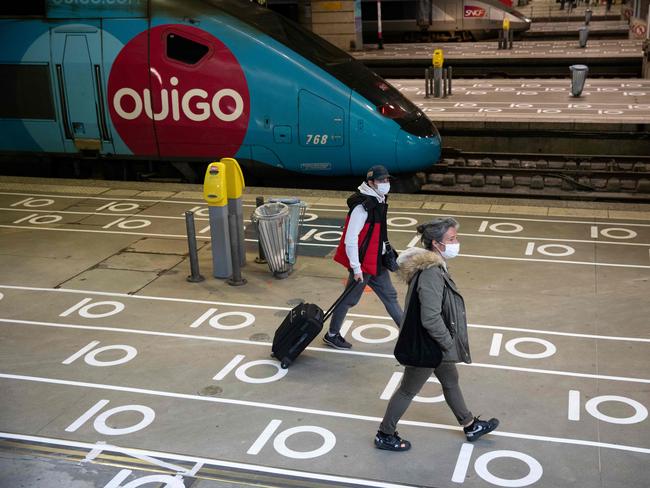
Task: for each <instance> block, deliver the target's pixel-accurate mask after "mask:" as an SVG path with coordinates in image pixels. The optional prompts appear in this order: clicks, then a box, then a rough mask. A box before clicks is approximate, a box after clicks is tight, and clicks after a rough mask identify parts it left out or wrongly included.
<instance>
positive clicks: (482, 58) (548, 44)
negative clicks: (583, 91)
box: [352, 30, 643, 78]
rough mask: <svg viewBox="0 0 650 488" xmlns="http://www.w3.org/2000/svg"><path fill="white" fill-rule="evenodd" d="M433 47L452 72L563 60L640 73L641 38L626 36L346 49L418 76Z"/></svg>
mask: <svg viewBox="0 0 650 488" xmlns="http://www.w3.org/2000/svg"><path fill="white" fill-rule="evenodd" d="M435 49H442V50H443V52H444V56H445V65H446V66H452V67H453V69H454V75H455V76H457V77H465V76H473V77H477V78H481V77H491V76H495V75H502V76H541V77H544V76H566V66H569V65H571V64H588V65H589V66H590V68H591V70H592V74H594V75H595V76H616V77H623V76H636V77H639V76H640V73H641V65H642V61H643V49H642V42H641V41H637V40H629V39H609V40H604V39H592V40H590V41H589V42H588V43H587V47H586V48H580V46H579V44H578V33H577V30H576V32H575V40H563V41H516V42H514V43H513V48H512V49H508V50H500V49H499V48H498V44H497V42H496V41H494V42H463V43H413V44H387V45H385V47H384V49H382V50H379V49H376V47H374V46H373V47H370V46H367V47H366V49H365V50H364V51H360V52H355V53H352V54H353V55H354V56H355V57H356V58H357V59H359V60H361V61H362V62H363V63H364V64H365V65H366V66H368V67H370V68H372V69H373V70H375V71H377V73H379V74H380V75H382V76H384V77H389V78H392V77H397V76H408V77H412V76H415V77H418V78H423V77H424V69H425V68H427V67H429V66H431V58H432V55H433V51H434V50H435Z"/></svg>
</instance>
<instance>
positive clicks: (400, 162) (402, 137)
mask: <svg viewBox="0 0 650 488" xmlns="http://www.w3.org/2000/svg"><path fill="white" fill-rule="evenodd" d="M431 127H432V128H433V130H432V131H431V133H429V134H424V135H418V134H413V133H412V132H409V131H407V130H405V129H406V128H405V129H401V130H400V131H399V133H398V135H397V150H396V156H397V166H398V167H399V170H400V172H402V173H413V172H416V171H422V170H425V169H427V168H430V167H431V166H432V165H434V164H435V163H436V162H437V161H438V159H440V148H441V141H440V134H438V131H437V130H436V128H435V127H434V126H433V124H432V125H431Z"/></svg>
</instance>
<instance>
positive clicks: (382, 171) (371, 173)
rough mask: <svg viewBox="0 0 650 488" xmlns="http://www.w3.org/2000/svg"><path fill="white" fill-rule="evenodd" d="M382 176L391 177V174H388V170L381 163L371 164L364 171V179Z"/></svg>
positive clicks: (379, 178)
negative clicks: (371, 165)
mask: <svg viewBox="0 0 650 488" xmlns="http://www.w3.org/2000/svg"><path fill="white" fill-rule="evenodd" d="M382 178H392V176H391V175H389V174H388V170H387V169H386V168H385V167H384V166H382V165H381V164H378V165H376V166H373V167H372V168H370V169H369V170H368V172H367V173H366V181H369V180H381V179H382Z"/></svg>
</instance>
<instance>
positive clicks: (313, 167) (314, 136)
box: [296, 90, 351, 174]
mask: <svg viewBox="0 0 650 488" xmlns="http://www.w3.org/2000/svg"><path fill="white" fill-rule="evenodd" d="M298 99H299V103H298V132H299V144H300V146H302V150H301V151H300V155H301V156H300V158H299V167H298V168H296V170H298V171H309V172H315V173H323V174H328V173H329V174H342V173H349V172H350V169H351V168H350V153H349V145H347V144H346V141H345V138H344V134H345V111H344V110H343V108H341V107H339V106H338V105H336V104H334V103H332V102H330V101H328V100H325V99H324V98H322V97H320V96H318V95H316V94H314V93H311V92H309V91H307V90H300V95H299V96H298Z"/></svg>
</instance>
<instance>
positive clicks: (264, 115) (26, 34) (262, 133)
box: [0, 0, 441, 176]
mask: <svg viewBox="0 0 650 488" xmlns="http://www.w3.org/2000/svg"><path fill="white" fill-rule="evenodd" d="M2 3H3V5H2V6H1V7H0V46H1V47H0V153H4V154H20V153H23V154H43V155H46V156H56V155H67V156H68V157H70V156H72V157H75V156H77V155H79V156H81V155H84V156H88V155H90V156H96V157H99V158H105V159H110V158H112V157H115V158H119V159H124V158H132V159H143V160H149V161H151V160H164V161H178V162H186V161H202V162H205V161H208V160H214V159H218V158H220V157H235V158H237V159H238V160H239V161H240V162H241V163H242V166H244V168H245V169H249V170H251V169H252V170H253V171H260V170H262V169H264V168H266V169H268V168H280V169H284V170H288V171H291V172H294V173H303V174H310V175H330V176H340V175H361V174H364V172H365V171H366V169H367V168H368V167H369V166H371V165H373V164H383V165H385V166H386V167H387V168H388V169H389V170H390V171H391V172H394V173H413V172H416V171H421V170H423V169H426V168H428V167H430V166H431V165H432V164H434V163H435V162H436V161H437V160H438V159H439V156H440V146H441V143H440V136H439V134H438V131H437V130H436V128H435V126H434V125H433V124H432V123H431V121H430V120H429V119H428V118H427V117H426V116H425V115H424V114H423V113H422V111H421V110H419V109H418V108H417V107H416V106H415V105H414V104H413V103H411V102H410V101H409V100H407V99H406V98H405V97H403V96H402V95H401V94H400V93H399V92H398V91H397V90H396V89H395V88H393V87H392V86H391V85H390V84H388V83H387V82H386V81H384V80H383V79H382V78H380V77H379V76H377V75H376V74H374V73H373V72H371V71H370V70H368V69H367V68H365V67H364V66H363V65H362V64H361V63H360V62H358V61H356V60H354V59H353V58H352V57H351V56H349V55H348V54H347V53H345V52H343V51H341V50H339V49H338V48H336V47H334V46H332V45H331V44H329V43H328V42H326V41H324V40H323V39H321V38H320V37H318V36H315V35H314V34H312V33H311V32H309V31H308V30H306V29H304V28H302V27H301V26H299V25H298V24H296V23H294V22H292V21H290V20H288V19H286V18H285V17H282V16H280V15H278V14H276V13H275V12H273V11H271V10H269V9H265V8H261V7H256V6H255V5H253V4H251V3H250V2H248V0H36V1H30V0H23V1H19V0H7V1H5V2H2Z"/></svg>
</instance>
